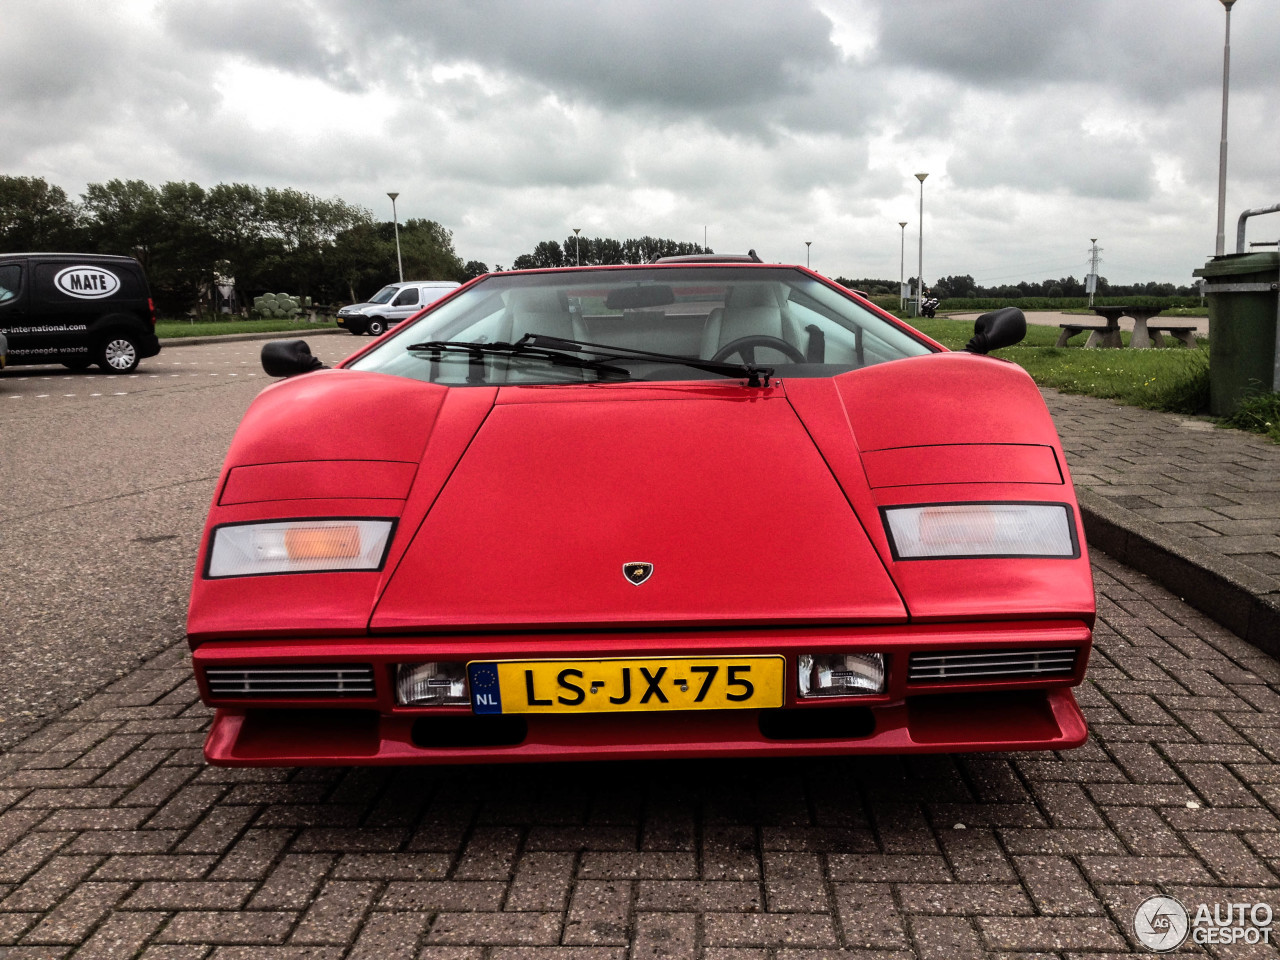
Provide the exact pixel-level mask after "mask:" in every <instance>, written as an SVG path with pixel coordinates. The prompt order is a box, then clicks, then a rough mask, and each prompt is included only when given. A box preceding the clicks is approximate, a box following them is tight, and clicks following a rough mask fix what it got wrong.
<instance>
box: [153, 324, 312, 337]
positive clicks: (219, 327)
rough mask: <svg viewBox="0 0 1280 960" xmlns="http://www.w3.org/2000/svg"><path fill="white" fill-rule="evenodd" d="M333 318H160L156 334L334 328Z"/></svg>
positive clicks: (203, 334) (201, 333)
mask: <svg viewBox="0 0 1280 960" xmlns="http://www.w3.org/2000/svg"><path fill="white" fill-rule="evenodd" d="M334 327H337V324H336V323H335V322H334V321H332V320H324V321H321V322H318V323H308V322H307V321H306V320H197V321H195V322H194V323H192V322H191V321H189V320H160V321H158V322H157V323H156V336H157V337H160V338H162V339H168V338H170V337H217V336H221V335H223V334H226V333H284V332H286V331H288V330H322V329H326V328H327V329H332V328H334Z"/></svg>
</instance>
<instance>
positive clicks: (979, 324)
mask: <svg viewBox="0 0 1280 960" xmlns="http://www.w3.org/2000/svg"><path fill="white" fill-rule="evenodd" d="M1026 335H1027V318H1026V316H1025V315H1024V314H1023V312H1022V311H1021V310H1019V309H1018V308H1017V307H1005V308H1004V309H1002V310H992V311H991V312H990V313H984V314H983V315H982V316H980V317H979V318H978V319H977V320H975V321H973V339H972V340H970V341H969V342H968V343H967V344H965V349H966V350H968V351H969V352H970V353H990V352H991V351H992V350H999V349H1000V348H1001V347H1012V346H1013V345H1014V344H1015V343H1021V342H1022V338H1023V337H1025V336H1026Z"/></svg>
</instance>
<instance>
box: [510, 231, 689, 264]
mask: <svg viewBox="0 0 1280 960" xmlns="http://www.w3.org/2000/svg"><path fill="white" fill-rule="evenodd" d="M711 252H712V251H711V249H710V248H709V247H703V246H702V245H701V244H697V243H688V242H685V241H682V240H666V239H662V238H660V237H650V236H644V237H641V238H640V239H638V240H635V239H628V240H614V239H612V238H610V237H574V236H570V237H565V241H564V245H563V246H561V245H560V244H559V243H557V242H556V241H555V240H543V241H542V242H540V243H539V244H538V245H537V246H536V247H534V248H533V252H532V253H522V254H521V255H520V256H518V257H516V259H515V261H514V262H513V263H512V264H511V269H512V270H538V269H545V268H547V267H572V266H575V265H577V264H581V265H582V266H584V267H587V266H601V265H605V264H616V263H652V262H653V261H654V260H657V259H658V258H659V257H678V256H686V255H689V254H696V253H711Z"/></svg>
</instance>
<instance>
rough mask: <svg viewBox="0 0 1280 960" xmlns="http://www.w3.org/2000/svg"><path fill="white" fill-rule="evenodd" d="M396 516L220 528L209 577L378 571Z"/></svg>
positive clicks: (385, 552)
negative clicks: (325, 571)
mask: <svg viewBox="0 0 1280 960" xmlns="http://www.w3.org/2000/svg"><path fill="white" fill-rule="evenodd" d="M394 526H395V521H394V520H287V521H284V522H280V523H237V524H232V525H230V526H225V527H218V529H217V530H215V531H214V533H213V546H212V547H211V548H210V550H209V568H208V572H207V574H206V575H207V576H208V577H210V578H216V577H248V576H253V575H254V574H259V573H310V572H315V571H318V570H377V569H379V568H380V567H381V566H382V561H383V559H384V558H385V557H386V554H387V544H388V542H389V541H390V539H391V530H392V528H393V527H394Z"/></svg>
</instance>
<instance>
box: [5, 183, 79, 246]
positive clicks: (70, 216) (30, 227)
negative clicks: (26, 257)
mask: <svg viewBox="0 0 1280 960" xmlns="http://www.w3.org/2000/svg"><path fill="white" fill-rule="evenodd" d="M79 219H80V212H79V210H78V209H77V208H76V205H75V204H74V203H72V202H71V201H70V200H69V199H68V198H67V194H66V191H65V190H63V189H62V188H61V187H59V186H52V187H51V186H49V184H48V183H46V182H45V180H44V178H43V177H8V176H0V250H3V251H4V252H6V253H18V252H20V251H29V250H32V251H33V250H75V249H77V248H79V247H82V246H83V245H84V237H83V234H82V233H81V231H80V224H79Z"/></svg>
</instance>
